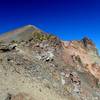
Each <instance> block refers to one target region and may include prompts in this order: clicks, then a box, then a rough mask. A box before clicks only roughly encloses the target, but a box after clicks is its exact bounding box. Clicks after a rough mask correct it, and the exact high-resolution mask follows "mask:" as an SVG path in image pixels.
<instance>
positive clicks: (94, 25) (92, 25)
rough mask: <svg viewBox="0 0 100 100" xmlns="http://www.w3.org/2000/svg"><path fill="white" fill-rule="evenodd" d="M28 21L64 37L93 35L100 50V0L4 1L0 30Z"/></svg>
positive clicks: (2, 31) (1, 8) (9, 28)
mask: <svg viewBox="0 0 100 100" xmlns="http://www.w3.org/2000/svg"><path fill="white" fill-rule="evenodd" d="M27 24H33V25H35V26H37V27H39V28H40V29H42V30H44V31H46V32H50V33H54V34H55V35H57V36H58V37H59V38H61V39H63V40H72V39H81V38H82V37H84V36H89V38H91V39H92V40H93V41H94V42H95V44H96V45H97V47H98V49H99V50H100V45H99V44H100V38H99V37H100V0H0V33H4V32H7V31H9V30H12V29H15V28H17V27H21V26H24V25H27Z"/></svg>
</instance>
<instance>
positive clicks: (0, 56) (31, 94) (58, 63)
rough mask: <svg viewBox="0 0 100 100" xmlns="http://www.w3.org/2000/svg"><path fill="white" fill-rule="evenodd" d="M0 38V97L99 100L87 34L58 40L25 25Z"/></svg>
mask: <svg viewBox="0 0 100 100" xmlns="http://www.w3.org/2000/svg"><path fill="white" fill-rule="evenodd" d="M0 40H1V42H0V100H100V58H99V55H98V52H97V49H96V46H95V44H94V43H93V42H92V41H91V40H90V39H88V38H87V37H84V38H83V39H81V40H72V41H62V40H60V39H59V38H57V37H56V36H54V35H50V34H48V33H45V32H43V31H41V30H39V29H38V28H36V27H34V26H32V25H28V26H25V27H23V28H20V29H17V30H15V31H12V32H8V33H7V34H5V35H3V36H1V37H0Z"/></svg>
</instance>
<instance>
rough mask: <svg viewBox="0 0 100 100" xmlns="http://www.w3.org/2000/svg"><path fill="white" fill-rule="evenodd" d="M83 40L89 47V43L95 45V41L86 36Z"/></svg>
mask: <svg viewBox="0 0 100 100" xmlns="http://www.w3.org/2000/svg"><path fill="white" fill-rule="evenodd" d="M82 41H83V44H84V46H85V47H88V45H91V46H95V45H94V43H93V41H92V40H91V39H89V38H88V37H86V36H85V37H84V38H83V39H82Z"/></svg>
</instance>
